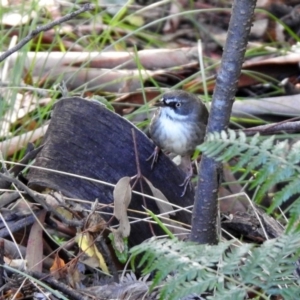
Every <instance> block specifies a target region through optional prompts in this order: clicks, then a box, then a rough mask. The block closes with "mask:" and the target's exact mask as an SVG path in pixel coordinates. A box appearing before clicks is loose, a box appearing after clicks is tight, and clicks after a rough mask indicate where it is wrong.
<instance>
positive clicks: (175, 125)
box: [159, 110, 191, 155]
mask: <svg viewBox="0 0 300 300" xmlns="http://www.w3.org/2000/svg"><path fill="white" fill-rule="evenodd" d="M170 111H172V112H173V110H170ZM173 113H174V112H173ZM172 117H173V119H172ZM180 117H182V116H180ZM159 121H160V122H159V126H160V130H161V132H162V136H163V137H164V139H162V141H161V146H162V148H163V149H164V150H167V151H170V152H173V153H175V154H179V155H185V153H186V151H187V142H188V139H187V136H188V134H189V131H190V130H191V128H190V126H189V124H188V122H187V120H186V118H184V119H183V118H180V119H178V115H176V116H172V115H171V118H168V117H167V116H166V115H165V114H164V113H162V115H161V117H160V118H159Z"/></svg>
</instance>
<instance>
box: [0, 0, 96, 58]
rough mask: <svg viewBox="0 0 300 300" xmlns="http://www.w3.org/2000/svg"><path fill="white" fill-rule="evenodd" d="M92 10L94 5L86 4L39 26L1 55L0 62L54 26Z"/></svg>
mask: <svg viewBox="0 0 300 300" xmlns="http://www.w3.org/2000/svg"><path fill="white" fill-rule="evenodd" d="M92 9H94V5H92V4H90V3H86V4H84V5H83V6H82V7H81V8H80V9H78V10H76V11H74V12H72V13H69V14H67V15H65V16H63V17H62V18H59V19H57V20H55V21H53V22H50V23H48V24H46V25H43V26H39V27H38V28H36V29H34V30H33V31H31V32H30V33H29V34H28V35H27V36H26V37H25V38H24V39H22V40H21V41H20V42H19V43H18V44H17V45H16V46H14V47H12V48H11V49H9V50H8V51H6V52H5V53H3V54H2V55H0V62H2V61H3V60H5V59H6V58H7V57H9V56H10V55H12V54H13V53H15V52H17V51H18V50H20V49H21V48H22V47H23V46H24V45H26V44H27V43H28V42H29V41H31V40H32V39H33V38H34V37H35V36H37V35H38V34H39V33H41V32H43V31H48V30H50V29H52V28H53V27H54V26H56V25H59V24H62V23H64V22H66V21H69V20H71V19H73V18H74V17H77V16H78V15H80V14H81V13H83V12H86V11H88V10H92Z"/></svg>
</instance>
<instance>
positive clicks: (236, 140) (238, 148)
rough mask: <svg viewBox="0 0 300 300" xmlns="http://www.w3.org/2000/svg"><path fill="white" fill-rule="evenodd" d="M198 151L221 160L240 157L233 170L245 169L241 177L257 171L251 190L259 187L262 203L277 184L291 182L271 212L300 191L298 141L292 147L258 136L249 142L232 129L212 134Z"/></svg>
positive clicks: (277, 199) (299, 149) (276, 199)
mask: <svg viewBox="0 0 300 300" xmlns="http://www.w3.org/2000/svg"><path fill="white" fill-rule="evenodd" d="M197 148H198V149H199V150H200V151H202V152H203V153H204V154H206V155H207V156H209V157H214V158H215V159H216V160H218V161H229V160H230V159H232V158H234V157H235V158H238V159H237V164H236V165H235V166H234V167H233V171H237V170H240V169H241V168H245V173H244V175H243V176H242V178H245V177H246V176H247V175H248V174H249V173H252V172H253V171H254V170H256V176H255V178H254V179H253V181H252V183H251V185H250V187H251V188H255V187H257V186H259V190H258V193H257V195H256V200H257V201H260V200H261V199H262V197H263V196H264V195H265V193H266V192H267V191H268V190H269V189H270V188H271V187H273V186H274V185H275V184H277V183H279V182H285V181H289V183H288V185H287V186H286V187H285V188H284V189H282V190H281V191H280V192H279V193H277V195H276V196H275V197H274V199H273V201H272V206H271V208H270V211H273V210H274V208H275V207H277V206H279V205H281V204H282V203H283V202H284V201H286V200H288V199H289V198H290V197H291V196H293V195H295V194H297V193H299V192H300V185H299V179H300V166H299V165H298V163H299V162H300V155H299V153H300V143H299V142H298V143H295V144H294V145H293V146H292V147H289V145H288V141H282V142H279V143H276V142H275V141H274V137H270V138H268V139H262V138H260V137H259V135H258V134H256V135H255V136H254V137H252V138H248V139H247V137H246V135H245V134H244V133H243V132H239V133H238V134H237V133H236V132H234V131H232V130H229V131H228V133H225V132H221V133H213V134H209V135H208V138H207V140H206V141H205V142H204V143H203V144H202V145H200V146H198V147H197ZM297 210H300V208H299V209H297Z"/></svg>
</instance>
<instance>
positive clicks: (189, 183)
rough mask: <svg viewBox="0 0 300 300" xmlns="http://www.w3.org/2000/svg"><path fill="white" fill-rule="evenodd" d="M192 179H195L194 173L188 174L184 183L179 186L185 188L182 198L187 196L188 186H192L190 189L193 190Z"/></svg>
mask: <svg viewBox="0 0 300 300" xmlns="http://www.w3.org/2000/svg"><path fill="white" fill-rule="evenodd" d="M192 177H193V172H192V173H189V174H187V175H186V177H185V178H184V180H183V182H182V183H181V184H179V186H183V191H182V193H181V195H180V197H183V196H184V195H185V193H186V190H187V187H188V186H190V189H192V183H191V179H192Z"/></svg>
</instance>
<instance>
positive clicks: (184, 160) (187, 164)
mask: <svg viewBox="0 0 300 300" xmlns="http://www.w3.org/2000/svg"><path fill="white" fill-rule="evenodd" d="M180 168H181V169H182V170H183V171H184V172H185V173H186V176H185V178H184V180H183V182H182V183H181V184H180V185H179V186H183V191H182V194H181V195H180V197H183V196H184V195H185V193H186V190H187V187H188V186H190V189H192V183H191V179H192V177H193V166H192V162H191V158H190V156H189V155H186V156H183V157H181V164H180Z"/></svg>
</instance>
